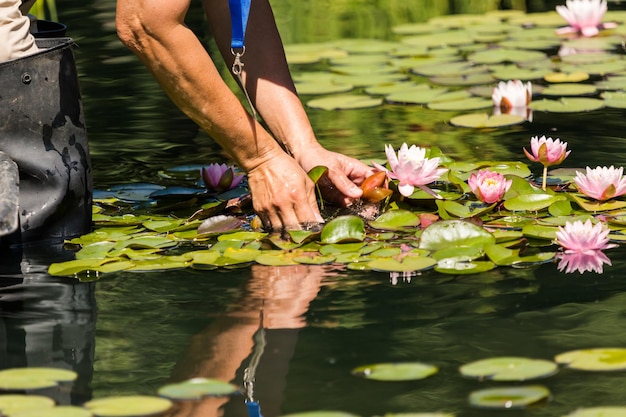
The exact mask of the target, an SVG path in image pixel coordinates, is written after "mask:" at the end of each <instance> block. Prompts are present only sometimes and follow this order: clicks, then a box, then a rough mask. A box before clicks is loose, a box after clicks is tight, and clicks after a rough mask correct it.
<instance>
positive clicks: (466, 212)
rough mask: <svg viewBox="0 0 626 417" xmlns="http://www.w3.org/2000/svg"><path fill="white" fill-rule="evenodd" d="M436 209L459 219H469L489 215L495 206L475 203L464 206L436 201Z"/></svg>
mask: <svg viewBox="0 0 626 417" xmlns="http://www.w3.org/2000/svg"><path fill="white" fill-rule="evenodd" d="M436 203H437V207H439V210H440V213H441V210H444V211H445V212H446V213H449V214H452V215H453V216H456V217H459V218H461V219H468V218H470V217H480V216H482V215H483V214H486V213H489V212H490V211H492V210H493V208H494V207H495V206H496V205H495V204H481V203H477V202H475V201H466V202H465V203H464V204H461V203H457V202H456V201H450V200H437V201H436Z"/></svg>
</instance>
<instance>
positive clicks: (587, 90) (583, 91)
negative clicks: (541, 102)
mask: <svg viewBox="0 0 626 417" xmlns="http://www.w3.org/2000/svg"><path fill="white" fill-rule="evenodd" d="M595 92H596V87H595V86H593V85H589V84H573V83H565V82H564V83H562V84H554V85H551V86H548V87H546V88H544V89H543V90H542V91H541V94H543V95H544V96H582V95H590V94H594V93H595Z"/></svg>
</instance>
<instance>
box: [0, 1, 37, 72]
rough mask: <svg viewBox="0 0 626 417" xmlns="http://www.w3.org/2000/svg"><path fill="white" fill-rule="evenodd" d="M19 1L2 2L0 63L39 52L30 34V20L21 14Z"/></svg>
mask: <svg viewBox="0 0 626 417" xmlns="http://www.w3.org/2000/svg"><path fill="white" fill-rule="evenodd" d="M20 4H21V2H20V1H19V0H0V40H1V41H0V62H3V61H8V60H10V59H15V58H20V57H23V56H26V55H31V54H34V53H35V52H37V51H39V48H38V47H37V45H35V38H34V37H33V35H32V34H31V33H30V19H29V18H28V16H25V15H22V13H21V12H20Z"/></svg>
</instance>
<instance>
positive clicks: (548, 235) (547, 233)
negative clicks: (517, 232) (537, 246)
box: [522, 224, 558, 240]
mask: <svg viewBox="0 0 626 417" xmlns="http://www.w3.org/2000/svg"><path fill="white" fill-rule="evenodd" d="M557 231H558V228H557V227H556V226H554V227H552V226H542V225H538V224H527V225H525V226H524V227H523V228H522V233H523V234H524V236H526V237H532V238H535V239H547V240H554V239H556V232H557Z"/></svg>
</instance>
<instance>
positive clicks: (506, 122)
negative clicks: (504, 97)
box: [450, 113, 526, 128]
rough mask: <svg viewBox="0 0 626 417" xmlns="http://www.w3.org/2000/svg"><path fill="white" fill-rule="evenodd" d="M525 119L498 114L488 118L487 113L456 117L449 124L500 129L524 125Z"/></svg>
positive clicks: (512, 115)
mask: <svg viewBox="0 0 626 417" xmlns="http://www.w3.org/2000/svg"><path fill="white" fill-rule="evenodd" d="M525 121H526V119H524V118H523V117H522V116H517V115H514V114H499V115H494V116H490V115H488V114H487V113H474V114H464V115H461V116H456V117H453V118H452V119H450V123H451V124H453V125H454V126H460V127H474V128H487V127H502V126H511V125H516V124H520V123H524V122H525Z"/></svg>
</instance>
